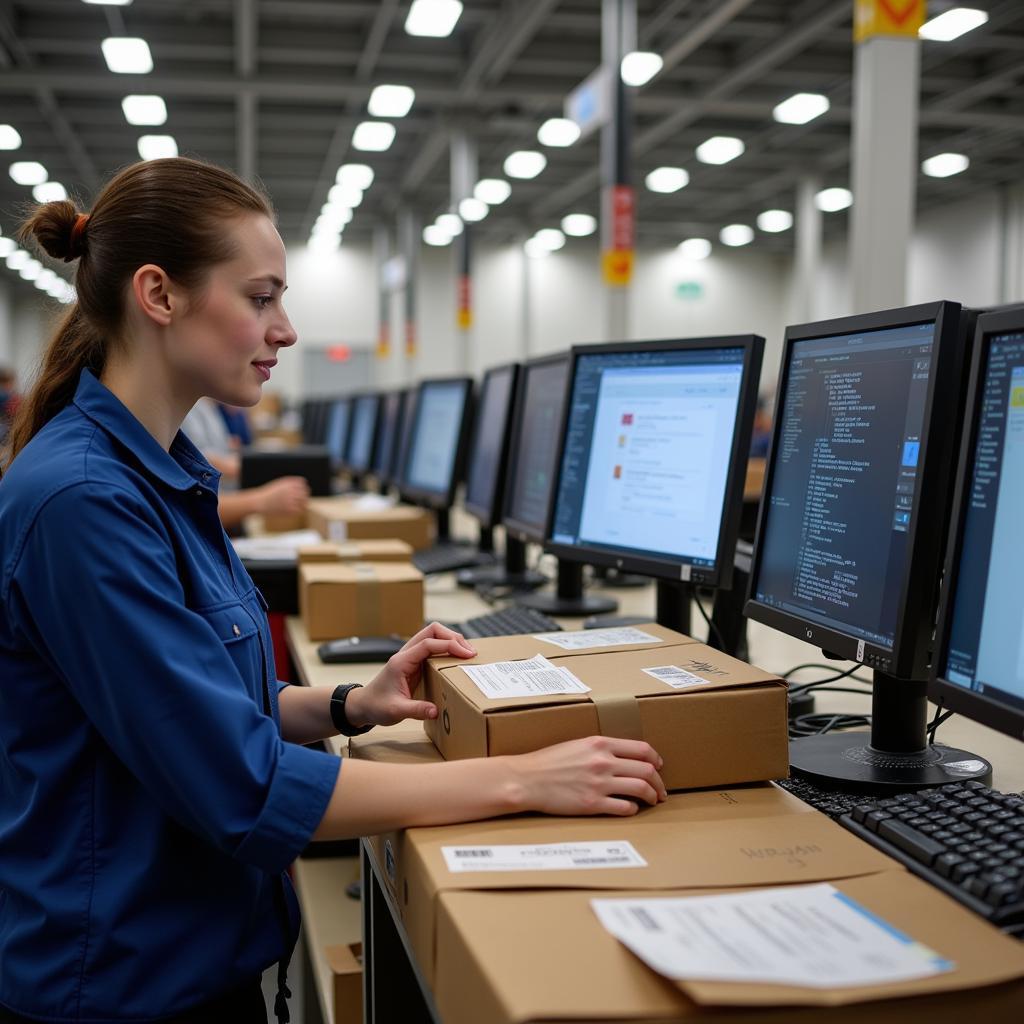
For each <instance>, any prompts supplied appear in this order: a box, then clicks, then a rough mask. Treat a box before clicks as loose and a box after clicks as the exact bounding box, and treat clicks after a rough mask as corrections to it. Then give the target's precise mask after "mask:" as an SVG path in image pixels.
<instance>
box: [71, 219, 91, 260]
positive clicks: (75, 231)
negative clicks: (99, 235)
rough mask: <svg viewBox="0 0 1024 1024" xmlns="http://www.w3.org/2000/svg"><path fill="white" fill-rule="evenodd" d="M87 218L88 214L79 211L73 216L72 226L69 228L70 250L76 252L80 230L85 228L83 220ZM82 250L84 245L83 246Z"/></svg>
mask: <svg viewBox="0 0 1024 1024" xmlns="http://www.w3.org/2000/svg"><path fill="white" fill-rule="evenodd" d="M88 219H89V214H87V213H80V214H79V215H78V216H77V217H76V218H75V224H74V227H72V229H71V252H72V253H76V254H77V252H78V249H79V244H80V243H79V239H80V238H81V235H82V232H83V231H84V230H85V222H86V221H87V220H88ZM83 250H84V247H83Z"/></svg>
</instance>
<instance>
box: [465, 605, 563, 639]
mask: <svg viewBox="0 0 1024 1024" xmlns="http://www.w3.org/2000/svg"><path fill="white" fill-rule="evenodd" d="M452 629H457V630H458V631H459V632H460V633H461V634H462V635H463V636H464V637H466V638H467V639H469V638H472V637H481V636H516V635H517V634H519V633H557V632H561V629H562V627H561V626H560V625H559V624H558V623H557V622H555V620H554V619H549V618H548V617H547V616H546V615H545V614H544V613H543V612H538V611H535V610H534V609H533V608H522V607H520V606H518V605H510V606H509V607H508V608H502V609H501V610H500V611H496V612H488V613H487V614H486V615H476V616H474V617H473V618H472V619H466V621H465V622H453V623H452Z"/></svg>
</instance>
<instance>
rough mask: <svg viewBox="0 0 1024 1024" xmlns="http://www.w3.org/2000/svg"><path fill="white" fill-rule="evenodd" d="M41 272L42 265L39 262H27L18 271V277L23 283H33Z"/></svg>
mask: <svg viewBox="0 0 1024 1024" xmlns="http://www.w3.org/2000/svg"><path fill="white" fill-rule="evenodd" d="M42 272H43V265H42V264H41V263H40V262H39V260H29V261H28V262H27V263H26V264H25V265H24V266H23V267H21V268H20V269H19V270H18V276H19V277H20V278H21V279H22V280H23V281H34V280H35V279H36V278H37V277H38V276H39V275H40V274H41V273H42Z"/></svg>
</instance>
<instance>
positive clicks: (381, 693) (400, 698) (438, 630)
mask: <svg viewBox="0 0 1024 1024" xmlns="http://www.w3.org/2000/svg"><path fill="white" fill-rule="evenodd" d="M444 654H448V655H453V656H454V657H456V658H472V657H475V655H476V651H475V650H473V648H472V647H471V646H470V645H469V644H468V643H467V642H466V639H465V637H463V636H462V634H461V633H456V632H455V630H453V629H449V628H448V627H447V626H442V625H441V624H440V623H439V622H432V623H431V624H430V625H429V626H426V627H425V628H423V629H421V630H420V631H419V632H418V633H417V634H416V635H415V636H414V637H413V638H412V639H411V640H410V641H409V642H408V643H407V644H406V645H405V646H404V647H403V648H402V649H401V650H400V651H399V652H398V653H397V654H395V655H393V656H392V657H391V658H390V660H389V661H388V663H387V665H385V666H384V668H383V669H381V671H380V672H378V673H377V675H376V676H374V678H373V680H372V681H371V682H370V683H368V684H367V685H366V686H365V687H363V689H361V690H353V691H352V692H351V693H350V694H349V696H348V700H347V701H346V703H345V711H346V713H347V715H348V719H349V721H350V722H351V723H352V724H353V725H355V726H357V727H361V726H363V725H394V724H395V723H397V722H402V721H404V720H405V719H407V718H415V719H419V720H420V721H423V720H424V719H427V718H437V708H436V707H435V706H434V705H433V704H431V703H430V702H429V701H425V700H413V696H412V692H413V690H414V689H415V688H416V686H417V684H418V683H419V680H420V673H421V671H422V666H423V662H424V661H426V660H427V658H435V657H438V656H439V655H444ZM353 704H354V705H355V706H354V707H353Z"/></svg>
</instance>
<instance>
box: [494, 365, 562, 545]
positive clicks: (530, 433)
mask: <svg viewBox="0 0 1024 1024" xmlns="http://www.w3.org/2000/svg"><path fill="white" fill-rule="evenodd" d="M568 378H569V356H568V354H566V355H563V356H559V357H558V358H556V359H542V360H538V361H536V362H530V363H527V364H526V365H525V366H524V367H523V372H522V380H521V383H520V386H519V395H518V397H517V399H516V418H515V424H514V436H513V438H512V442H511V445H510V449H509V466H508V482H507V490H506V497H505V515H504V522H505V526H506V527H510V528H512V529H514V530H516V531H518V532H519V533H520V534H523V535H525V536H528V537H530V538H531V539H532V540H535V541H537V542H541V541H543V539H544V530H545V527H546V526H547V518H548V503H549V501H550V500H551V487H552V480H553V479H554V475H555V460H556V458H557V456H558V432H559V430H560V429H561V425H562V413H563V410H564V408H565V391H566V383H567V381H568Z"/></svg>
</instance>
